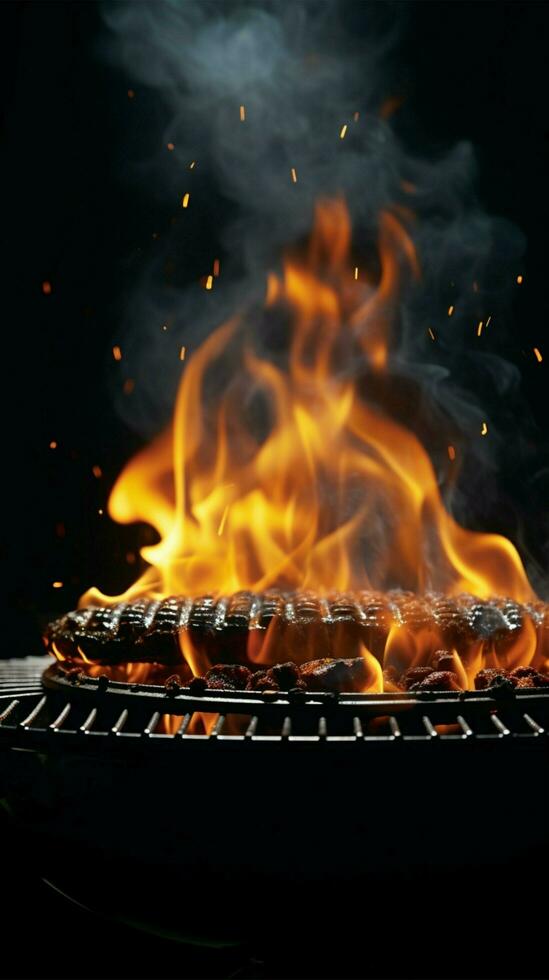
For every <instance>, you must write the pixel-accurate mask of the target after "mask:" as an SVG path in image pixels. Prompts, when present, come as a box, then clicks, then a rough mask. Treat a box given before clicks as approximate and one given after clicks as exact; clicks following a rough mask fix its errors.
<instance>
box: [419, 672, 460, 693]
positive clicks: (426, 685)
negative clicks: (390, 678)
mask: <svg viewBox="0 0 549 980" xmlns="http://www.w3.org/2000/svg"><path fill="white" fill-rule="evenodd" d="M409 690H410V691H461V688H460V686H459V684H458V679H457V675H456V674H454V673H453V671H451V670H434V671H432V673H430V674H429V675H428V676H427V677H424V678H423V680H422V681H419V682H418V683H417V684H412V686H411V687H410V688H409Z"/></svg>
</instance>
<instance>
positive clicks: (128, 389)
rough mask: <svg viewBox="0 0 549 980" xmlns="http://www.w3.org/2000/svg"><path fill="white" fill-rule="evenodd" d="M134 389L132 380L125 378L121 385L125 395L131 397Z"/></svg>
mask: <svg viewBox="0 0 549 980" xmlns="http://www.w3.org/2000/svg"><path fill="white" fill-rule="evenodd" d="M134 388H135V381H134V380H133V378H126V380H125V382H124V384H123V385H122V391H123V392H124V394H125V395H131V393H132V391H133V389H134Z"/></svg>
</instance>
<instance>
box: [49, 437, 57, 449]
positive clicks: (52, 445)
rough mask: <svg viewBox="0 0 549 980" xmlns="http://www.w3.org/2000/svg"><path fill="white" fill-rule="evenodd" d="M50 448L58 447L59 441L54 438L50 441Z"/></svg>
mask: <svg viewBox="0 0 549 980" xmlns="http://www.w3.org/2000/svg"><path fill="white" fill-rule="evenodd" d="M50 449H57V443H56V441H55V439H52V441H51V442H50Z"/></svg>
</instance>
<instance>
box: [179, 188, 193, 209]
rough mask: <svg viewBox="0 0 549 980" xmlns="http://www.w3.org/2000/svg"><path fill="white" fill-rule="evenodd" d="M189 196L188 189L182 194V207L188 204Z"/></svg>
mask: <svg viewBox="0 0 549 980" xmlns="http://www.w3.org/2000/svg"><path fill="white" fill-rule="evenodd" d="M190 196H191V195H190V194H189V192H188V191H187V193H186V194H184V195H183V200H182V201H181V207H182V208H187V207H188V206H189V198H190Z"/></svg>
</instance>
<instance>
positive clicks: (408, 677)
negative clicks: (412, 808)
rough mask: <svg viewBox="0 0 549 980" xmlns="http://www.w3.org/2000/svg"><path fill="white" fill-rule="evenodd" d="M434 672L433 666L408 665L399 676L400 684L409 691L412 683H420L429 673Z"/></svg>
mask: <svg viewBox="0 0 549 980" xmlns="http://www.w3.org/2000/svg"><path fill="white" fill-rule="evenodd" d="M433 673H434V668H433V667H409V668H408V670H407V671H405V673H404V674H403V675H402V677H401V678H400V686H401V687H403V688H404V690H405V691H409V690H410V688H411V687H412V685H413V684H420V683H421V681H424V680H425V678H426V677H429V674H433Z"/></svg>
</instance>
